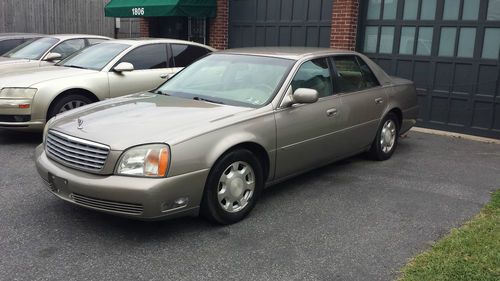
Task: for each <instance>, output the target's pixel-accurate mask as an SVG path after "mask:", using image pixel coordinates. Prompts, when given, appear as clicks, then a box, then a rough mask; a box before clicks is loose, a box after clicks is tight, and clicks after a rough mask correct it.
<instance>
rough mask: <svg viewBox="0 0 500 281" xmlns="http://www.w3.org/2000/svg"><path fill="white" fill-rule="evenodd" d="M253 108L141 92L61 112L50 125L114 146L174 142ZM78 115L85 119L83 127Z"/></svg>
mask: <svg viewBox="0 0 500 281" xmlns="http://www.w3.org/2000/svg"><path fill="white" fill-rule="evenodd" d="M250 110H253V108H246V107H237V106H227V105H219V104H213V103H209V102H204V101H198V100H191V99H184V98H178V97H171V96H165V95H157V94H153V93H140V94H134V95H129V96H124V97H121V98H115V99H112V100H107V101H103V102H98V103H95V104H91V105H88V106H85V107H82V108H79V109H76V110H73V111H70V112H67V113H65V114H61V115H58V116H56V118H55V119H54V121H53V123H52V124H51V125H50V129H53V130H57V131H59V132H63V133H66V134H68V135H71V136H74V137H79V138H83V139H87V140H91V141H95V142H99V143H102V144H106V145H109V146H110V147H111V149H112V150H124V149H126V148H129V147H131V146H135V145H139V144H147V143H158V142H165V143H169V144H173V143H176V142H179V141H182V140H184V139H187V138H191V137H194V136H197V135H200V134H203V133H204V132H207V131H210V130H212V129H214V128H217V126H221V123H223V122H222V121H223V120H227V118H229V117H231V116H234V115H236V114H238V113H241V112H246V111H250ZM78 119H80V122H83V123H82V125H81V127H82V128H81V129H78ZM218 122H221V123H218Z"/></svg>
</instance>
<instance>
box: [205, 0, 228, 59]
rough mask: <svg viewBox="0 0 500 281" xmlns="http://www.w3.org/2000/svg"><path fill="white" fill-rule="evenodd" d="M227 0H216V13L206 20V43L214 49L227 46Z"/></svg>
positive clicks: (222, 48)
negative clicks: (213, 16)
mask: <svg viewBox="0 0 500 281" xmlns="http://www.w3.org/2000/svg"><path fill="white" fill-rule="evenodd" d="M228 15H229V0H217V15H216V17H215V18H211V19H209V22H208V25H209V27H208V37H209V38H208V44H209V45H210V46H212V47H213V48H216V49H221V50H224V49H227V46H228V39H227V38H228V32H229V31H228V20H229V19H228Z"/></svg>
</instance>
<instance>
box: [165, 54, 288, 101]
mask: <svg viewBox="0 0 500 281" xmlns="http://www.w3.org/2000/svg"><path fill="white" fill-rule="evenodd" d="M294 62H295V61H293V60H289V59H282V58H271V57H264V56H252V55H235V54H213V55H210V56H208V57H205V58H203V59H201V60H199V61H197V62H195V63H193V64H192V65H191V66H189V67H187V68H186V69H184V70H183V71H182V72H180V73H178V74H177V75H175V76H174V77H172V78H171V79H170V80H169V81H168V82H166V83H165V84H164V85H163V86H161V87H160V88H159V89H158V90H157V92H159V93H163V94H167V95H172V96H178V97H184V98H189V99H196V100H202V101H207V102H214V103H219V104H229V105H236V106H246V107H261V106H264V105H266V104H268V103H269V102H270V101H271V100H272V98H273V97H274V96H275V93H276V92H277V87H278V86H279V85H280V84H281V81H282V80H283V79H284V77H285V75H286V74H287V73H288V71H289V69H290V68H291V67H292V65H293V64H294Z"/></svg>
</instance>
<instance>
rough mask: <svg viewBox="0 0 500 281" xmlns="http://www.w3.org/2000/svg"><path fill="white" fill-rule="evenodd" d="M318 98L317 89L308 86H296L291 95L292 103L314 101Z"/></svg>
mask: <svg viewBox="0 0 500 281" xmlns="http://www.w3.org/2000/svg"><path fill="white" fill-rule="evenodd" d="M318 98H319V94H318V91H316V90H314V89H309V88H298V89H297V90H295V92H293V95H292V99H293V102H294V103H315V102H317V101H318Z"/></svg>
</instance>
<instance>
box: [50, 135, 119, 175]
mask: <svg viewBox="0 0 500 281" xmlns="http://www.w3.org/2000/svg"><path fill="white" fill-rule="evenodd" d="M45 148H46V151H47V154H48V155H49V156H51V158H53V159H54V160H56V161H58V162H61V163H62V164H65V165H68V166H71V167H74V168H82V169H85V170H92V171H99V170H101V169H102V167H104V163H106V159H107V158H108V154H109V150H110V148H109V147H108V146H105V145H102V144H99V143H95V142H91V141H87V140H83V139H79V138H75V137H72V136H68V135H66V134H63V133H60V132H56V131H52V130H51V131H49V133H48V134H47V138H46V142H45Z"/></svg>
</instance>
